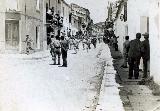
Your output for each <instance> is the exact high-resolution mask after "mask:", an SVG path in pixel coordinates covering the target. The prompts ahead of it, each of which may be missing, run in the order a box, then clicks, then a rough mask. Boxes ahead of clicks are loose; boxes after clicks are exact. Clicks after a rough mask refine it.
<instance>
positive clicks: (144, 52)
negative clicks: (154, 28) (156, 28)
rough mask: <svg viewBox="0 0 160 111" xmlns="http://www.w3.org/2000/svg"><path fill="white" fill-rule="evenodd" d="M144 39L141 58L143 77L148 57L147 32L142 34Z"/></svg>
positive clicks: (145, 72) (145, 75)
mask: <svg viewBox="0 0 160 111" xmlns="http://www.w3.org/2000/svg"><path fill="white" fill-rule="evenodd" d="M143 36H144V38H145V40H144V41H143V42H142V58H143V71H144V73H143V78H147V77H148V74H147V70H148V61H149V59H150V45H149V34H148V33H145V34H143Z"/></svg>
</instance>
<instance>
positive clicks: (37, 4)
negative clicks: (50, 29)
mask: <svg viewBox="0 0 160 111" xmlns="http://www.w3.org/2000/svg"><path fill="white" fill-rule="evenodd" d="M36 10H38V11H39V10H40V0H37V2H36Z"/></svg>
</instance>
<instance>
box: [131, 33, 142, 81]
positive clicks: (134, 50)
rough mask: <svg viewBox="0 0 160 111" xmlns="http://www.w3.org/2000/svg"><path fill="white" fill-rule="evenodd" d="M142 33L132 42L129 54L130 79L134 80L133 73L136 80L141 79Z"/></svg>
mask: <svg viewBox="0 0 160 111" xmlns="http://www.w3.org/2000/svg"><path fill="white" fill-rule="evenodd" d="M140 38H141V33H137V34H136V39H134V40H132V41H130V45H129V52H128V64H129V77H128V79H132V77H133V72H134V77H135V79H138V77H139V65H140V59H141V41H140Z"/></svg>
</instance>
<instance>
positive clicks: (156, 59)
mask: <svg viewBox="0 0 160 111" xmlns="http://www.w3.org/2000/svg"><path fill="white" fill-rule="evenodd" d="M158 1H159V6H158ZM149 30H150V49H151V53H150V56H151V58H150V64H151V65H150V69H151V72H150V73H151V76H153V77H154V80H155V82H157V83H159V84H160V0H154V1H152V2H151V4H150V29H149Z"/></svg>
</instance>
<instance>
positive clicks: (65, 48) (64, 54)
mask: <svg viewBox="0 0 160 111" xmlns="http://www.w3.org/2000/svg"><path fill="white" fill-rule="evenodd" d="M68 47H69V46H68V42H67V41H66V40H64V36H62V37H61V51H62V59H63V65H62V66H63V67H67V51H68Z"/></svg>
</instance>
